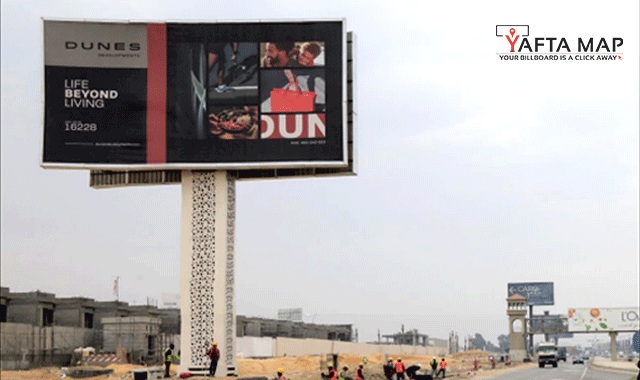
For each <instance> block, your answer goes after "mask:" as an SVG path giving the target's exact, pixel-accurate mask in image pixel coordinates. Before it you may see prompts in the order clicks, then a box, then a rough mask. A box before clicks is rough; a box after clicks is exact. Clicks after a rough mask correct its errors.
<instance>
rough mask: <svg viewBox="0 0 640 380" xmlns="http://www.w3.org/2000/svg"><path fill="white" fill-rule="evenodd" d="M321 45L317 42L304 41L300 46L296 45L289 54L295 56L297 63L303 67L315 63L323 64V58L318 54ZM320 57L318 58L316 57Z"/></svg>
mask: <svg viewBox="0 0 640 380" xmlns="http://www.w3.org/2000/svg"><path fill="white" fill-rule="evenodd" d="M321 53H322V46H320V44H319V43H317V42H305V43H303V44H302V46H296V47H295V48H294V49H293V52H292V54H291V56H292V57H295V59H296V61H298V63H299V64H301V65H302V66H305V67H313V66H315V65H323V64H324V62H322V61H324V59H323V57H322V56H320V54H321ZM318 57H320V58H318Z"/></svg>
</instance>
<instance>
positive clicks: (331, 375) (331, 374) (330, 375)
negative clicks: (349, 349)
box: [320, 364, 338, 380]
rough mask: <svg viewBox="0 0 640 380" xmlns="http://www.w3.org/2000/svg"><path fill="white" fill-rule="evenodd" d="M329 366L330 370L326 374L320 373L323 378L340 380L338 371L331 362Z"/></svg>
mask: <svg viewBox="0 0 640 380" xmlns="http://www.w3.org/2000/svg"><path fill="white" fill-rule="evenodd" d="M327 368H328V369H329V372H328V373H327V374H326V375H325V374H324V373H322V374H320V375H321V376H322V378H323V379H327V380H338V372H336V370H335V369H333V365H332V364H329V365H328V366H327Z"/></svg>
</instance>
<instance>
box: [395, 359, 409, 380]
mask: <svg viewBox="0 0 640 380" xmlns="http://www.w3.org/2000/svg"><path fill="white" fill-rule="evenodd" d="M406 370H407V369H406V368H405V367H404V363H403V362H402V359H398V361H397V362H396V373H397V374H398V380H402V379H404V372H405V371H406Z"/></svg>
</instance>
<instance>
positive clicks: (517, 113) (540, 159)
mask: <svg viewBox="0 0 640 380" xmlns="http://www.w3.org/2000/svg"><path fill="white" fill-rule="evenodd" d="M588 4H589V3H588V2H583V1H567V2H558V1H537V2H535V3H530V2H517V1H505V2H495V1H481V2H478V1H467V2H453V1H451V2H448V1H439V2H435V1H433V2H432V1H420V2H417V1H416V2H412V1H371V0H367V1H349V2H345V1H300V2H286V3H285V2H282V3H277V2H257V1H256V2H254V1H238V0H235V1H190V0H184V1H153V2H149V1H144V2H143V1H131V0H128V1H118V0H109V1H85V2H82V1H69V0H65V1H53V0H47V1H24V0H20V1H17V0H15V1H10V0H3V1H2V125H1V127H2V129H1V130H2V151H1V152H2V272H1V274H2V280H1V281H2V286H4V287H9V288H10V290H11V291H14V292H26V291H34V290H37V289H39V290H41V291H45V292H50V293H55V294H56V295H57V296H85V297H90V298H94V299H96V300H101V301H104V300H111V299H113V292H112V290H113V277H114V276H120V282H121V288H120V289H121V290H120V298H121V300H124V301H127V302H129V303H132V304H142V303H145V302H146V299H147V297H152V298H155V299H160V297H161V294H162V293H171V292H178V291H179V238H180V236H179V235H180V234H179V232H180V231H179V226H180V204H181V203H180V202H181V201H180V199H181V189H180V186H178V185H175V186H156V187H131V188H123V189H111V190H93V189H91V188H89V173H88V172H86V171H65V170H53V169H48V170H45V169H42V168H40V166H39V160H40V152H41V150H42V147H41V140H42V137H41V136H42V124H43V116H42V115H43V112H44V111H43V105H42V101H41V99H42V92H43V58H42V57H43V47H42V32H41V30H42V21H41V18H42V17H44V18H69V19H112V20H113V19H131V20H167V19H169V20H196V19H198V20H206V21H208V22H213V21H214V20H216V19H221V20H238V19H249V20H257V19H317V18H323V19H324V18H343V17H344V18H346V20H347V29H348V30H351V31H354V32H355V33H356V34H357V37H358V45H357V55H358V59H357V60H358V66H357V80H358V82H357V91H358V98H357V104H358V110H359V115H358V116H359V117H358V136H357V139H358V141H357V144H358V152H359V155H358V176H357V177H347V178H328V179H298V180H272V181H256V182H239V183H238V186H237V225H236V291H237V294H236V297H237V298H236V305H237V313H238V314H242V315H247V316H262V317H271V318H274V317H276V315H277V310H278V309H279V308H297V307H301V308H303V312H304V315H305V320H306V321H308V322H311V321H315V322H321V323H352V324H354V327H355V328H357V329H358V332H359V336H360V341H370V340H374V339H376V336H377V332H378V329H380V330H381V333H382V334H391V333H394V332H397V331H399V330H400V328H401V325H402V324H404V326H405V328H406V329H413V328H415V329H418V330H419V331H420V332H421V333H425V334H428V335H430V336H431V337H435V338H446V337H447V336H448V334H449V332H450V331H455V332H457V333H458V335H459V336H460V339H461V341H462V339H463V337H464V336H466V335H469V334H475V333H476V332H479V333H482V334H483V335H484V337H485V338H486V339H488V340H491V341H492V342H493V343H494V344H497V340H496V337H497V336H498V335H500V334H507V333H508V323H507V316H506V311H505V309H506V301H505V299H506V297H507V284H508V283H511V282H553V283H554V289H555V305H554V306H548V307H536V309H535V311H536V314H537V313H538V312H539V313H540V314H541V313H542V311H543V310H549V311H550V312H551V313H552V314H556V313H558V314H559V313H564V314H566V312H567V309H568V308H570V307H629V306H637V305H638V288H639V284H638V261H639V260H638V144H639V140H638V122H639V119H638V91H639V86H638V83H639V79H638V68H639V61H638V45H639V42H638V35H639V27H638V12H639V9H638V4H637V2H634V1H627V0H625V1H607V2H606V3H598V5H597V6H593V7H591V6H588ZM496 25H529V27H530V37H529V38H530V39H531V41H533V38H535V37H556V38H561V37H565V38H566V39H567V41H568V42H569V44H570V45H571V48H572V52H576V50H577V38H578V37H581V38H591V37H593V38H594V39H596V40H599V39H600V38H601V37H604V38H606V39H607V41H609V42H611V40H612V38H614V37H620V38H623V39H624V44H623V45H622V46H621V47H619V48H618V50H617V52H618V53H619V56H620V57H621V59H618V60H615V61H603V62H597V61H526V62H523V61H503V60H501V59H500V57H499V55H498V54H497V53H505V52H508V51H509V50H510V49H509V48H510V47H509V44H508V42H507V41H506V40H505V38H504V37H496ZM545 49H546V50H542V51H545V52H548V45H545ZM605 338H606V336H605V335H603V336H602V337H601V339H605Z"/></svg>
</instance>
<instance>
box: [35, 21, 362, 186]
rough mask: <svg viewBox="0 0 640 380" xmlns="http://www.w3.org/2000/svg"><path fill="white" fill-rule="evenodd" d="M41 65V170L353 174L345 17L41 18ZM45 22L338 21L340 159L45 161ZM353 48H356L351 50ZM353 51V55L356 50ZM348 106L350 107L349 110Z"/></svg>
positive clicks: (352, 142)
mask: <svg viewBox="0 0 640 380" xmlns="http://www.w3.org/2000/svg"><path fill="white" fill-rule="evenodd" d="M41 20H42V22H41V24H40V25H41V34H40V35H41V38H42V39H41V46H42V47H43V48H42V49H41V68H42V72H41V73H40V74H41V75H40V78H41V88H42V89H43V91H42V96H41V104H42V111H43V112H41V114H40V115H41V123H40V126H41V134H40V147H41V149H40V159H39V164H40V167H42V168H44V169H71V170H91V171H103V172H109V171H114V172H123V171H125V172H128V171H163V170H195V171H205V170H228V171H233V170H239V171H242V170H251V171H252V170H277V169H329V171H331V169H334V170H339V169H352V172H348V171H347V172H341V173H340V174H338V175H345V174H346V175H349V174H351V175H355V174H356V173H355V141H356V139H355V136H356V133H355V115H354V113H355V112H354V109H353V108H354V105H355V101H354V98H355V85H354V84H355V80H354V78H353V77H354V76H355V75H354V74H351V75H350V73H355V70H354V69H353V67H352V68H351V70H350V69H349V64H352V65H354V64H355V59H353V60H351V62H350V59H349V58H350V57H349V55H350V52H349V49H348V46H347V44H348V40H349V39H348V37H347V35H348V33H351V32H348V31H347V22H346V18H345V17H343V18H325V19H323V18H318V19H259V20H218V19H216V20H110V19H68V18H45V17H41ZM47 22H71V23H102V24H125V25H127V24H152V23H162V24H165V25H167V24H171V23H176V24H185V25H189V24H247V23H256V24H260V23H265V24H266V23H282V24H287V23H290V24H294V23H295V24H300V23H314V22H317V23H322V22H339V23H340V24H341V28H342V32H341V40H342V41H341V44H342V46H341V51H342V59H341V68H342V78H341V94H342V101H341V115H342V123H341V124H342V125H341V128H342V136H341V139H342V141H341V145H342V154H341V159H338V160H329V161H261V162H225V163H213V162H210V163H200V162H198V163H193V162H192V163H161V164H148V163H145V164H104V163H58V162H55V163H54V162H44V144H45V129H46V125H45V123H46V116H45V115H46V109H45V97H46V93H45V92H46V91H45V86H46V81H45V67H46V56H45V49H46V47H45V24H46V23H47ZM353 40H354V43H355V35H353ZM352 50H355V49H352ZM352 54H353V55H354V56H355V52H354V51H353V52H352ZM350 76H351V77H352V78H351V86H352V92H353V93H354V94H353V96H352V97H349V96H348V92H349V91H348V87H349V85H350V83H349V80H350V78H349V77H350ZM350 100H351V101H352V105H351V107H350V106H349V101H350ZM350 108H351V109H350ZM349 116H353V119H354V120H353V126H352V128H353V129H352V130H351V132H352V133H351V138H350V136H349V135H350V133H349V132H350V124H351V123H350V121H349ZM350 144H352V145H353V146H352V149H349V145H350Z"/></svg>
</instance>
